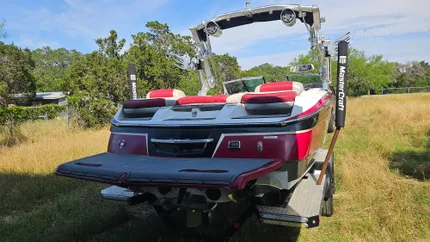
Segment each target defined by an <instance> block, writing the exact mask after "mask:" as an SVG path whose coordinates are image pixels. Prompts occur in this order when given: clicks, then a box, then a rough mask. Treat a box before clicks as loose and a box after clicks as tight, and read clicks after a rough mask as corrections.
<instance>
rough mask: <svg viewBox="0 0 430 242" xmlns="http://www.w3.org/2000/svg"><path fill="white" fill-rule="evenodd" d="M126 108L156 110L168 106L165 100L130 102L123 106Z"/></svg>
mask: <svg viewBox="0 0 430 242" xmlns="http://www.w3.org/2000/svg"><path fill="white" fill-rule="evenodd" d="M122 106H123V107H124V108H133V109H134V108H154V107H164V106H166V100H165V99H164V98H154V99H141V100H128V101H125V102H124V104H123V105H122Z"/></svg>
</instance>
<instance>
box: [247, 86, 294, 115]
mask: <svg viewBox="0 0 430 242" xmlns="http://www.w3.org/2000/svg"><path fill="white" fill-rule="evenodd" d="M296 96H297V93H296V92H294V91H285V92H273V93H249V94H244V95H243V96H242V99H241V103H243V104H244V106H245V109H246V111H247V112H249V113H251V114H284V115H289V114H290V113H291V110H292V108H293V106H294V101H295V99H296Z"/></svg>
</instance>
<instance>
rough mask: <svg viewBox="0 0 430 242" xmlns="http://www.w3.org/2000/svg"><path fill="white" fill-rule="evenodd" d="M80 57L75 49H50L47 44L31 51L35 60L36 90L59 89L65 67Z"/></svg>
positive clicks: (48, 90)
mask: <svg viewBox="0 0 430 242" xmlns="http://www.w3.org/2000/svg"><path fill="white" fill-rule="evenodd" d="M81 57H82V54H81V53H79V52H78V51H76V50H70V51H69V50H66V49H65V48H59V49H51V48H50V47H49V46H46V47H43V48H38V49H35V50H33V51H32V58H33V60H34V62H35V68H34V70H33V75H34V78H35V79H36V83H37V91H40V92H52V91H61V90H62V89H61V87H62V82H63V80H64V76H65V74H66V71H67V69H68V68H69V67H70V66H71V65H72V64H73V63H74V62H76V61H79V59H80V58H81Z"/></svg>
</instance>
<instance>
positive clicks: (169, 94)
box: [146, 88, 186, 106]
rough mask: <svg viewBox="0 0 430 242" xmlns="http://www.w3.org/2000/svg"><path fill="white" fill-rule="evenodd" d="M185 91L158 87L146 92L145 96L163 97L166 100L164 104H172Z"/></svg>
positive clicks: (183, 94) (183, 95)
mask: <svg viewBox="0 0 430 242" xmlns="http://www.w3.org/2000/svg"><path fill="white" fill-rule="evenodd" d="M185 96H186V95H185V93H184V92H183V91H181V90H178V89H173V88H170V89H158V90H154V91H150V92H148V94H146V98H164V99H165V100H166V106H174V105H175V104H176V100H177V99H178V98H181V97H185Z"/></svg>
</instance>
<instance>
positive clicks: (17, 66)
mask: <svg viewBox="0 0 430 242" xmlns="http://www.w3.org/2000/svg"><path fill="white" fill-rule="evenodd" d="M33 68H34V62H33V60H32V58H31V52H30V50H29V49H20V48H18V47H17V46H15V45H6V44H3V43H0V107H6V106H7V105H8V104H10V103H13V102H14V101H16V99H15V98H14V94H18V93H22V94H24V96H26V97H27V98H31V97H34V96H35V92H36V82H35V80H34V78H33V75H32V74H31V72H32V70H33Z"/></svg>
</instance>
